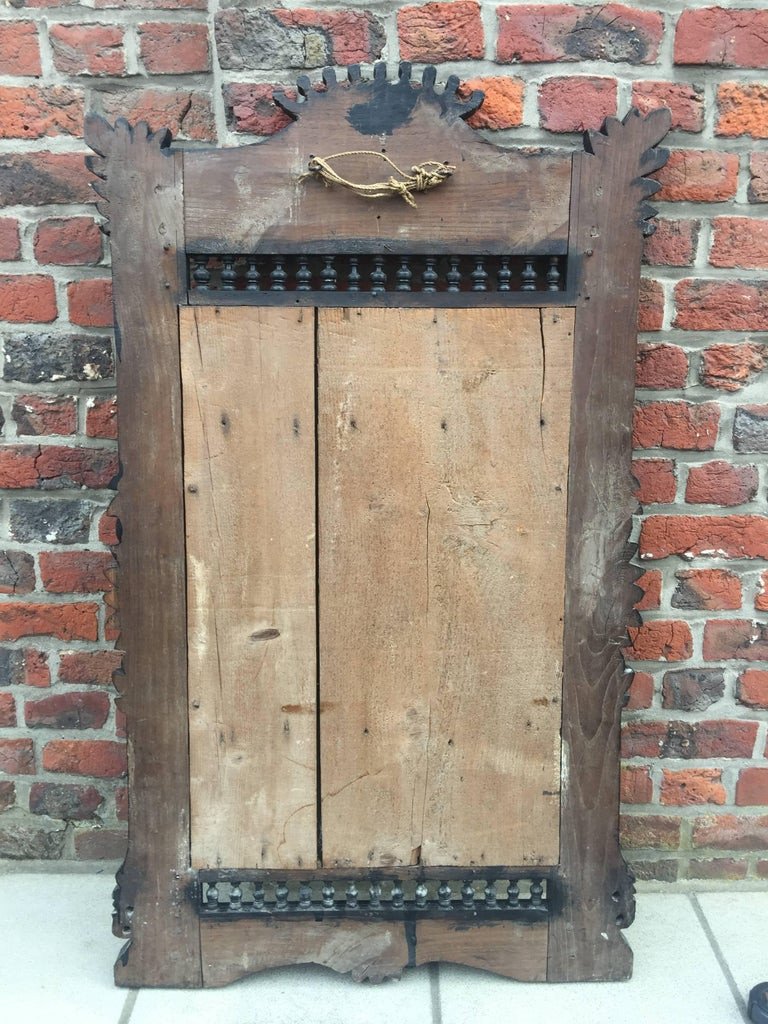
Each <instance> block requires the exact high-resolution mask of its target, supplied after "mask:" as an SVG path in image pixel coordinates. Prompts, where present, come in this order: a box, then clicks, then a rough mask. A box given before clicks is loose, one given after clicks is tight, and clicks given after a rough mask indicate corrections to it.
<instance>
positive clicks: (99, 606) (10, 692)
mask: <svg viewBox="0 0 768 1024" xmlns="http://www.w3.org/2000/svg"><path fill="white" fill-rule="evenodd" d="M766 39H768V12H765V11H763V10H761V9H760V5H758V4H757V3H755V2H754V0H750V2H747V3H740V4H738V5H737V4H722V5H720V6H718V7H711V6H705V5H702V4H700V3H695V4H694V5H692V6H690V5H689V6H684V5H683V4H682V3H680V2H678V0H659V3H654V4H638V5H637V6H635V7H630V6H621V5H618V4H608V5H601V6H598V5H590V4H584V5H579V6H572V5H565V4H551V3H548V4H544V5H522V4H513V5H510V4H504V3H502V4H496V3H492V2H485V3H482V4H480V5H478V4H477V3H475V2H474V0H453V2H450V3H432V4H420V5H413V6H411V5H402V4H397V3H394V2H391V0H379V2H377V3H374V4H371V5H370V8H366V7H365V6H364V5H363V4H355V5H351V4H350V5H349V7H348V8H345V7H343V6H338V5H336V4H333V3H329V2H319V3H314V4H310V5H308V6H304V7H301V6H292V5H290V4H288V5H286V6H283V7H274V8H271V7H270V6H268V5H265V4H260V5H257V4H255V3H250V4H249V3H237V2H230V0H219V2H216V0H210V2H207V0H89V3H88V4H85V3H83V4H81V3H79V2H77V0H65V2H61V3H59V4H57V3H56V2H55V0H10V5H9V6H5V7H2V8H0V145H1V146H2V149H1V150H0V152H1V153H2V155H0V201H2V202H3V203H4V204H5V205H6V207H7V208H6V209H5V211H4V212H3V214H2V216H0V318H2V319H3V320H4V321H5V322H4V323H3V332H2V333H3V361H2V373H3V383H2V393H1V394H0V409H1V411H2V419H1V420H0V422H2V423H3V427H2V431H3V433H2V439H3V447H2V448H0V488H3V492H2V496H1V497H2V502H1V505H0V591H1V592H2V595H3V596H2V597H0V643H1V644H2V646H0V812H2V813H0V855H3V856H10V857H35V858H50V859H57V858H72V857H76V858H81V859H92V858H105V857H111V856H115V855H117V854H118V853H119V851H120V850H121V848H122V846H123V843H124V832H123V829H124V824H123V823H124V821H125V813H126V791H125V781H124V775H125V753H124V741H123V731H122V728H121V723H120V720H119V716H117V715H116V714H115V711H114V708H113V705H112V701H111V696H110V695H111V693H112V690H111V687H110V677H111V672H112V670H113V668H114V667H115V665H116V663H117V658H116V655H115V654H114V653H113V652H112V651H111V648H112V646H113V643H114V641H115V639H116V636H117V629H118V627H117V624H116V621H115V611H114V603H113V600H112V598H111V587H112V559H111V555H110V552H109V549H108V545H109V544H110V543H112V542H114V541H115V540H116V538H115V537H114V520H113V519H112V518H111V517H110V516H109V514H108V512H107V511H106V510H107V507H108V505H109V502H110V499H111V497H112V494H113V490H114V487H115V478H116V472H117V462H116V441H115V438H116V410H115V405H114V401H113V397H112V385H113V375H114V355H113V351H112V344H111V339H110V331H109V327H110V323H111V297H110V285H109V268H108V258H107V250H106V249H105V247H104V245H103V241H102V238H101V236H100V234H99V232H98V230H97V226H96V221H95V219H94V215H93V208H92V206H91V205H90V204H91V199H92V195H91V193H90V192H89V189H88V185H87V181H88V175H87V174H86V172H85V170H84V168H83V164H82V157H83V145H82V143H81V141H80V133H81V130H82V119H83V112H84V110H89V109H91V110H96V111H100V112H103V113H104V114H105V115H106V116H108V117H110V118H113V119H114V118H115V117H116V116H119V115H123V116H126V117H128V118H129V119H134V120H135V119H138V118H145V119H147V120H148V121H149V122H150V124H151V126H152V127H153V128H157V127H161V126H163V125H167V126H169V127H170V128H171V129H172V131H173V133H174V136H175V137H177V138H179V139H182V140H189V141H190V142H193V143H200V142H217V143H220V144H221V143H224V144H228V145H239V144H242V143H246V142H251V141H253V139H254V137H257V136H260V135H265V134H269V133H270V132H272V131H274V130H276V129H277V128H279V127H281V126H282V125H283V124H284V123H285V118H284V116H283V115H282V114H281V113H280V112H279V111H277V110H276V108H275V107H274V106H273V105H272V103H271V101H270V95H271V88H272V86H273V85H275V84H280V85H287V86H290V85H291V84H292V83H293V81H294V79H295V77H296V76H297V75H298V74H299V73H301V71H302V70H304V69H314V68H320V67H322V66H323V65H325V64H336V65H344V64H346V63H348V62H354V61H363V62H366V61H371V60H373V59H376V58H379V57H383V58H385V59H386V60H387V61H390V62H396V61H397V60H398V59H400V58H404V59H408V60H411V61H413V62H415V63H416V64H417V65H418V64H421V63H424V62H434V63H437V64H438V65H439V71H440V74H441V75H442V76H443V77H445V76H447V75H448V74H449V73H453V72H456V73H458V74H459V75H460V76H461V77H462V78H463V79H464V80H465V81H466V82H467V83H468V88H469V87H471V86H476V85H479V86H480V87H481V88H483V89H485V90H486V92H487V101H486V104H485V107H484V108H483V109H482V110H481V111H480V112H479V113H478V114H477V115H475V117H474V119H473V121H474V124H475V125H476V127H477V128H478V129H484V130H487V131H489V132H491V133H493V137H494V138H495V140H496V141H498V142H499V143H500V144H502V145H518V144H531V143H543V144H545V145H550V146H558V145H567V146H568V147H573V146H574V145H579V142H580V140H579V136H578V134H577V133H579V132H581V131H582V130H583V129H585V128H590V127H597V126H599V124H600V123H601V121H602V119H603V118H604V117H605V116H606V115H607V114H614V113H616V112H617V110H618V111H620V112H624V111H625V110H626V109H627V108H628V106H629V104H630V103H631V102H634V103H635V104H637V105H638V106H640V107H641V108H642V109H644V110H647V109H650V108H651V107H653V106H654V105H657V104H659V103H665V104H667V105H669V106H670V107H671V109H672V116H673V133H672V135H671V139H670V142H671V145H672V148H673V152H672V156H671V159H670V161H669V164H668V166H667V167H666V168H665V169H664V170H663V171H662V172H661V173H660V175H659V177H660V179H661V181H662V182H663V189H662V191H661V192H660V194H659V196H658V199H659V200H660V202H659V204H658V205H659V209H660V221H659V229H658V231H657V233H656V234H655V235H654V236H653V238H651V239H650V240H649V241H648V244H647V247H646V256H645V269H644V281H643V304H642V312H641V318H640V324H639V328H640V332H641V333H640V336H639V344H638V361H637V387H638V391H637V399H638V406H637V416H636V427H635V441H636V447H637V463H636V474H637V478H638V481H639V486H640V496H641V498H642V500H643V502H644V504H645V512H646V514H645V518H644V521H643V523H642V526H641V527H639V541H640V557H641V559H642V560H643V564H644V565H645V566H646V568H647V573H646V575H645V577H644V580H643V583H644V590H645V598H644V600H643V602H642V609H643V615H644V625H643V626H642V627H641V628H640V629H639V630H637V631H633V636H632V647H631V648H630V655H631V657H632V658H633V659H634V661H633V664H635V666H636V667H637V668H638V670H639V671H638V673H637V675H636V677H635V681H634V683H633V686H632V689H631V701H630V705H629V709H628V711H627V714H626V721H625V727H624V749H625V756H626V764H625V768H624V772H623V794H624V801H625V816H624V844H625V848H626V850H627V852H628V855H629V856H630V857H631V859H632V860H633V861H634V862H635V863H636V866H637V869H638V873H639V874H640V875H641V876H643V877H651V878H662V879H666V880H674V879H676V878H719V879H722V878H728V879H731V878H733V879H741V878H752V879H754V878H755V877H760V878H768V852H766V851H767V849H768V757H767V755H768V751H767V750H766V745H767V743H768V736H767V735H766V732H767V730H766V719H768V620H766V618H765V612H766V611H767V610H768V518H766V516H765V514H764V513H765V497H766V484H767V483H768V480H767V479H766V467H765V465H764V462H765V459H764V456H765V453H766V451H768V392H767V391H766V387H765V375H764V374H762V371H763V370H764V368H765V366H766V363H767V362H768V347H767V346H766V334H765V333H761V332H766V331H768V276H766V268H768V219H766V218H765V217H763V216H762V214H763V212H764V210H765V206H764V205H762V204H765V203H767V202H768V146H767V145H766V139H768V85H766V75H765V69H766V67H768V42H766ZM761 375H762V376H761Z"/></svg>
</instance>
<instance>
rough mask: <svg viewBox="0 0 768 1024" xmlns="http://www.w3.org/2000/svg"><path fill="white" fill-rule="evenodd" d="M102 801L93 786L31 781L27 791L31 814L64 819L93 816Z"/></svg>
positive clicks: (75, 819) (83, 819) (101, 796)
mask: <svg viewBox="0 0 768 1024" xmlns="http://www.w3.org/2000/svg"><path fill="white" fill-rule="evenodd" d="M103 803H104V796H103V795H102V794H101V793H100V792H99V791H98V789H96V787H95V786H74V785H70V784H67V783H63V784H62V783H60V782H33V783H32V787H31V789H30V791H29V809H30V811H31V812H32V814H44V815H46V816H47V817H49V818H61V819H63V820H64V821H86V820H88V819H90V818H94V817H96V811H97V810H98V809H99V807H101V805H102V804H103Z"/></svg>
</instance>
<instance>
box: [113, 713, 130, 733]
mask: <svg viewBox="0 0 768 1024" xmlns="http://www.w3.org/2000/svg"><path fill="white" fill-rule="evenodd" d="M127 735H128V722H127V719H126V716H125V712H124V711H122V710H121V708H120V707H119V706H118V707H115V736H119V737H120V738H121V739H125V738H126V736H127Z"/></svg>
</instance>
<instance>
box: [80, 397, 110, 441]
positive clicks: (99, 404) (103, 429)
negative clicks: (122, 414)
mask: <svg viewBox="0 0 768 1024" xmlns="http://www.w3.org/2000/svg"><path fill="white" fill-rule="evenodd" d="M85 433H86V436H87V437H98V438H104V439H107V440H114V439H115V438H116V437H117V399H116V398H115V397H111V398H89V399H88V401H87V403H86V412H85Z"/></svg>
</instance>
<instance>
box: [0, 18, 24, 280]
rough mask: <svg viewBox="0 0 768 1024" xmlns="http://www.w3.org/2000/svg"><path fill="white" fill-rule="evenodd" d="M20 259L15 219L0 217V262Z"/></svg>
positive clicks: (19, 242)
mask: <svg viewBox="0 0 768 1024" xmlns="http://www.w3.org/2000/svg"><path fill="white" fill-rule="evenodd" d="M0 27H2V22H0ZM20 257H21V238H20V237H19V222H18V221H17V220H16V218H15V217H0V260H3V261H9V260H18V259H19V258H20Z"/></svg>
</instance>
